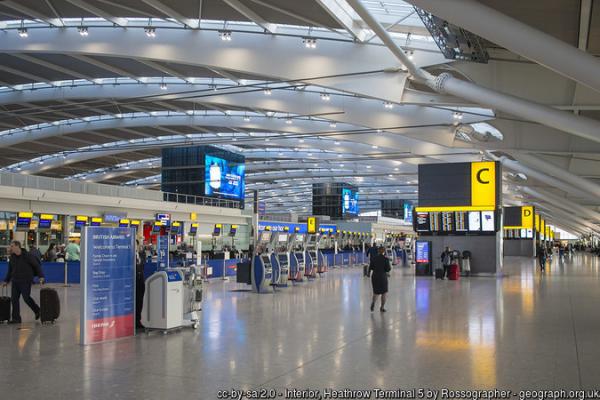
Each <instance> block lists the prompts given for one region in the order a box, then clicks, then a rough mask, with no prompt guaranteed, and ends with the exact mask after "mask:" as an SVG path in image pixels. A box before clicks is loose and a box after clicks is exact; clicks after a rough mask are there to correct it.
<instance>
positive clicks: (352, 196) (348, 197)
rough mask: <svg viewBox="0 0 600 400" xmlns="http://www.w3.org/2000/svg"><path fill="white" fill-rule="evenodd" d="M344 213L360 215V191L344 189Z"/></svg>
mask: <svg viewBox="0 0 600 400" xmlns="http://www.w3.org/2000/svg"><path fill="white" fill-rule="evenodd" d="M342 214H354V215H358V192H355V191H353V190H350V189H342Z"/></svg>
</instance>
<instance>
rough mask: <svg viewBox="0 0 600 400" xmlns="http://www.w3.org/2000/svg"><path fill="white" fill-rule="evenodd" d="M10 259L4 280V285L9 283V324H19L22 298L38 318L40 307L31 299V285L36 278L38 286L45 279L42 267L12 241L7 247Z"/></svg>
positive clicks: (18, 244)
mask: <svg viewBox="0 0 600 400" xmlns="http://www.w3.org/2000/svg"><path fill="white" fill-rule="evenodd" d="M8 249H9V252H10V258H9V261H8V272H7V274H6V278H4V285H3V286H7V285H8V283H9V282H10V283H11V284H12V286H11V303H12V319H11V320H10V322H9V324H20V323H21V310H20V297H21V296H23V300H24V301H25V303H26V304H27V305H28V306H29V307H30V308H31V310H32V311H33V313H34V314H35V319H36V320H37V319H39V318H40V307H39V306H38V305H37V304H36V302H35V301H34V300H33V299H32V298H31V285H32V284H33V278H34V277H35V276H38V277H39V278H40V284H42V285H43V284H44V282H45V278H44V273H43V272H42V266H41V265H40V263H39V262H38V261H37V259H36V258H35V257H33V256H32V255H31V254H29V252H27V251H25V250H24V249H22V248H21V243H20V242H18V241H16V240H13V241H12V242H10V246H9V248H8Z"/></svg>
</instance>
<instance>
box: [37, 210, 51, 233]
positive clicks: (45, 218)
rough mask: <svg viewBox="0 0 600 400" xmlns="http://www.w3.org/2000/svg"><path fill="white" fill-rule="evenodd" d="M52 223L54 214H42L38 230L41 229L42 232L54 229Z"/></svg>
mask: <svg viewBox="0 0 600 400" xmlns="http://www.w3.org/2000/svg"><path fill="white" fill-rule="evenodd" d="M52 221H54V215H53V214H40V222H39V225H38V229H40V230H50V229H52Z"/></svg>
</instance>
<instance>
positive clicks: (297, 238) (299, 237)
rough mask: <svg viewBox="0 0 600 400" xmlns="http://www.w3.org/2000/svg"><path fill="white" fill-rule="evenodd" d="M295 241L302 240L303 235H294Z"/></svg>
mask: <svg viewBox="0 0 600 400" xmlns="http://www.w3.org/2000/svg"><path fill="white" fill-rule="evenodd" d="M296 242H304V235H296Z"/></svg>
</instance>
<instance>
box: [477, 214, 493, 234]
mask: <svg viewBox="0 0 600 400" xmlns="http://www.w3.org/2000/svg"><path fill="white" fill-rule="evenodd" d="M481 230H482V231H483V232H494V231H495V230H496V224H495V222H494V212H493V211H482V212H481Z"/></svg>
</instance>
